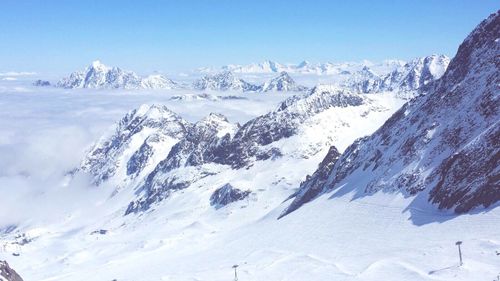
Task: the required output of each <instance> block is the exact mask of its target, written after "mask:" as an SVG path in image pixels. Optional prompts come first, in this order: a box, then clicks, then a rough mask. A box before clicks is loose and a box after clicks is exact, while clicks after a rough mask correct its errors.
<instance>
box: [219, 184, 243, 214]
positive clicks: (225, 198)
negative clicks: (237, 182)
mask: <svg viewBox="0 0 500 281" xmlns="http://www.w3.org/2000/svg"><path fill="white" fill-rule="evenodd" d="M248 195H250V191H248V190H246V191H243V190H240V189H237V188H235V187H233V186H232V185H231V184H229V183H227V184H225V185H224V186H222V187H220V188H218V189H216V190H215V191H214V193H213V194H212V196H210V205H211V206H213V207H214V208H216V209H220V208H222V207H224V206H226V205H228V204H231V203H233V202H236V201H240V200H243V199H245V198H246V197H248Z"/></svg>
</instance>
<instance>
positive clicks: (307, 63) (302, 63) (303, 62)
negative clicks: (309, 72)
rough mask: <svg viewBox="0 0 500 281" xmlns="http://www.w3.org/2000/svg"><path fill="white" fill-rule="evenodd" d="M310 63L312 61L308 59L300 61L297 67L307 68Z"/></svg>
mask: <svg viewBox="0 0 500 281" xmlns="http://www.w3.org/2000/svg"><path fill="white" fill-rule="evenodd" d="M309 65H310V63H309V62H308V61H306V60H304V61H302V62H300V63H299V64H298V65H297V68H306V67H308V66H309Z"/></svg>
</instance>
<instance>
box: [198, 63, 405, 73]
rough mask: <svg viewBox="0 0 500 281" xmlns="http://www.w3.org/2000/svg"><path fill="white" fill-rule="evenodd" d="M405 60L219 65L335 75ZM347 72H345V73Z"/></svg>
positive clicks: (246, 70) (225, 68)
mask: <svg viewBox="0 0 500 281" xmlns="http://www.w3.org/2000/svg"><path fill="white" fill-rule="evenodd" d="M405 63H406V62H404V61H401V60H385V61H383V62H381V63H372V62H369V61H363V62H344V63H331V62H327V63H310V62H308V61H302V62H300V63H298V64H283V63H278V62H275V61H270V60H266V61H264V62H262V63H252V64H248V65H226V66H223V67H221V69H222V70H223V71H232V72H234V73H241V74H259V73H260V74H262V73H268V74H269V73H280V72H283V71H285V72H287V73H292V74H314V75H336V74H343V73H344V74H350V73H354V72H355V71H357V70H360V69H362V68H363V67H364V66H369V67H371V68H373V69H376V70H377V72H380V73H389V72H391V71H392V70H394V69H396V68H397V67H401V66H403V65H404V64H405ZM199 71H201V72H214V71H217V70H214V69H207V68H204V69H200V70H199ZM346 72H347V73H346Z"/></svg>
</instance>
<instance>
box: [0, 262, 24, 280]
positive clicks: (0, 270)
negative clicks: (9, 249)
mask: <svg viewBox="0 0 500 281" xmlns="http://www.w3.org/2000/svg"><path fill="white" fill-rule="evenodd" d="M0 280H2V281H3V280H5V281H23V278H21V276H19V274H17V272H16V271H15V270H14V269H12V268H11V267H10V266H9V264H8V263H7V261H0Z"/></svg>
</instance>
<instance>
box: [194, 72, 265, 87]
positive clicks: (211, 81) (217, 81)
mask: <svg viewBox="0 0 500 281" xmlns="http://www.w3.org/2000/svg"><path fill="white" fill-rule="evenodd" d="M193 88H194V89H197V90H213V91H227V90H234V91H257V90H259V87H258V86H257V85H253V84H250V83H248V82H246V81H245V80H243V79H240V78H237V77H236V76H234V74H233V72H231V71H223V72H220V73H217V74H214V75H211V74H208V75H205V76H204V77H202V78H200V79H198V80H196V81H195V82H194V83H193Z"/></svg>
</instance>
